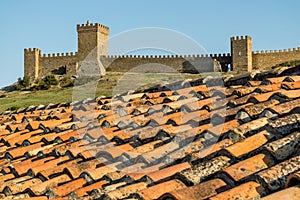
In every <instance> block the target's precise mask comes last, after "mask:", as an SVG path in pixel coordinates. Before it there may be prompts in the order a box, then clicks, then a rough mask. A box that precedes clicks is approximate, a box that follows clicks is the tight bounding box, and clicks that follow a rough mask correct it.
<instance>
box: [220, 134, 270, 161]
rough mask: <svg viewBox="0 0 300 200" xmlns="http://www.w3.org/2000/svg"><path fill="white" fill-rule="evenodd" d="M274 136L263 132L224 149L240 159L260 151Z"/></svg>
mask: <svg viewBox="0 0 300 200" xmlns="http://www.w3.org/2000/svg"><path fill="white" fill-rule="evenodd" d="M272 138H273V135H272V134H271V133H269V132H267V131H261V132H259V133H257V134H255V135H252V136H250V137H248V138H245V139H243V140H241V141H239V142H236V143H234V144H232V145H230V146H228V147H226V148H225V149H224V151H227V152H228V153H230V154H231V155H232V156H234V157H240V156H242V155H245V154H247V153H249V152H251V151H254V150H255V149H258V148H259V147H261V146H262V145H264V144H266V143H267V142H268V141H269V140H270V139H272Z"/></svg>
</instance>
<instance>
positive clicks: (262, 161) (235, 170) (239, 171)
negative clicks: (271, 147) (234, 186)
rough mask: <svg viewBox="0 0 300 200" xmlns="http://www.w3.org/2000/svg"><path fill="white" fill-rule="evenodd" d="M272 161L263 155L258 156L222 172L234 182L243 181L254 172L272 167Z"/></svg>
mask: <svg viewBox="0 0 300 200" xmlns="http://www.w3.org/2000/svg"><path fill="white" fill-rule="evenodd" d="M274 164H275V163H274V161H273V160H272V159H271V158H270V157H269V156H267V155H265V154H258V155H255V156H253V157H250V158H248V159H245V160H243V161H241V162H238V163H236V164H234V165H231V166H229V167H227V168H226V169H225V170H224V172H226V173H227V174H228V175H230V177H231V178H233V180H234V181H240V180H242V179H245V178H246V177H247V176H250V175H252V174H254V173H256V172H259V171H261V170H263V169H267V168H269V167H270V166H272V165H274Z"/></svg>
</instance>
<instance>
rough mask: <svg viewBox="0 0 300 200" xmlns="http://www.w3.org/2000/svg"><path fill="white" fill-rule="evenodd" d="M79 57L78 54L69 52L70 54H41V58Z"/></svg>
mask: <svg viewBox="0 0 300 200" xmlns="http://www.w3.org/2000/svg"><path fill="white" fill-rule="evenodd" d="M76 55H77V52H68V53H52V54H50V53H48V54H45V53H44V54H41V58H62V57H74V56H76Z"/></svg>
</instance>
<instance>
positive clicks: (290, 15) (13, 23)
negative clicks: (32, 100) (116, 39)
mask: <svg viewBox="0 0 300 200" xmlns="http://www.w3.org/2000/svg"><path fill="white" fill-rule="evenodd" d="M299 7H300V1H298V0H294V1H292V0H286V1H274V0H252V1H242V0H239V1H238V0H228V1H225V0H214V1H208V0H207V1H201V0H194V1H191V0H187V1H176V0H172V1H171V0H160V1H159V0H151V1H142V0H128V1H123V0H119V1H116V0H110V1H102V0H97V1H96V0H95V1H89V0H85V1H83V0H82V1H79V0H51V1H40V0H28V1H21V0H19V1H14V0H2V1H1V2H0V25H1V32H0V35H1V37H0V44H1V45H0V67H1V73H0V87H1V86H5V85H8V84H10V83H13V82H15V81H16V80H17V78H18V77H22V76H23V59H24V58H23V49H24V48H29V47H38V48H40V49H42V51H43V53H56V52H75V51H76V50H77V33H76V24H81V23H85V22H86V20H87V19H89V20H90V21H91V22H98V23H102V24H104V25H107V26H109V27H110V31H111V32H110V33H111V36H113V35H116V34H118V33H120V32H123V31H127V30H130V29H133V28H142V27H162V28H168V29H172V30H176V31H179V32H182V33H184V34H186V35H188V36H190V37H191V38H193V39H194V40H196V41H197V42H198V43H199V44H201V45H202V46H203V47H204V48H205V49H206V50H207V51H208V53H227V52H229V50H230V49H229V48H230V47H229V38H230V37H231V36H235V35H250V36H252V38H253V50H262V49H283V48H293V47H298V46H300V26H299V25H300V21H299V19H300V12H299ZM187 53H189V52H187Z"/></svg>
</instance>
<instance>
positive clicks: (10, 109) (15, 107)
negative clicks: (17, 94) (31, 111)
mask: <svg viewBox="0 0 300 200" xmlns="http://www.w3.org/2000/svg"><path fill="white" fill-rule="evenodd" d="M19 108H20V106H11V107H9V108H8V109H7V110H8V111H15V110H18V109H19Z"/></svg>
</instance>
